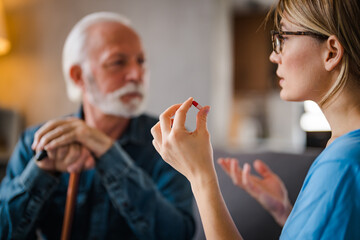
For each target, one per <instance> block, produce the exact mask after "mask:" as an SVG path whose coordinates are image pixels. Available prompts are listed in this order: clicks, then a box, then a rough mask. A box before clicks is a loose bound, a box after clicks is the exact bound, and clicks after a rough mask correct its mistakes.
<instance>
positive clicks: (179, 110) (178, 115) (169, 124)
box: [159, 97, 210, 136]
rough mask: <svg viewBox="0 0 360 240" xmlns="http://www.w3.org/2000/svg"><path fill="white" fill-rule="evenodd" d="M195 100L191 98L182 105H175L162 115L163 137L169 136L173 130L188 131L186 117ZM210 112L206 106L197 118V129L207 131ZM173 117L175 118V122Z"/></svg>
mask: <svg viewBox="0 0 360 240" xmlns="http://www.w3.org/2000/svg"><path fill="white" fill-rule="evenodd" d="M193 100H194V99H193V98H192V97H190V98H188V99H187V100H186V101H185V102H183V103H182V104H175V105H173V106H171V107H169V108H168V109H167V110H165V111H164V112H163V113H162V114H161V115H160V118H159V119H160V121H159V122H160V128H161V132H162V135H163V136H164V134H165V135H168V134H169V133H170V131H171V129H178V130H179V129H180V130H183V129H186V128H185V122H186V115H187V112H188V111H189V109H190V107H191V106H192V103H193ZM209 111H210V107H209V106H205V107H202V108H201V109H200V111H199V112H198V114H197V117H196V118H197V120H196V128H197V129H207V125H206V119H207V115H208V113H209ZM174 116H175V117H174ZM172 117H174V119H173V120H172Z"/></svg>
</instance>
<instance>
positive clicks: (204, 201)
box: [151, 0, 360, 239]
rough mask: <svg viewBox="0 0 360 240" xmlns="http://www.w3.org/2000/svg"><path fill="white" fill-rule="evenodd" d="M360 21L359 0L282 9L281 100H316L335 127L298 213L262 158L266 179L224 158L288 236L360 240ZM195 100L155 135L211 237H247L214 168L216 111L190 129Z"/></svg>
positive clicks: (278, 19)
mask: <svg viewBox="0 0 360 240" xmlns="http://www.w3.org/2000/svg"><path fill="white" fill-rule="evenodd" d="M359 23H360V1H358V0H346V1H340V0H280V1H279V3H278V5H277V8H276V9H275V26H276V31H273V32H272V42H273V52H272V54H271V55H270V61H272V62H273V63H276V64H277V65H278V69H277V75H278V77H279V78H280V82H279V84H280V86H281V88H282V89H281V92H280V96H281V98H282V99H283V100H286V101H304V100H313V101H315V102H316V103H318V105H319V106H320V107H321V109H322V111H323V113H324V114H325V116H326V118H327V120H328V122H329V123H330V126H331V129H332V135H331V138H330V140H329V142H328V145H327V147H326V149H325V150H324V151H323V152H322V153H321V154H320V155H319V156H318V158H317V159H316V160H315V161H314V163H313V165H312V166H311V168H310V170H309V172H308V174H307V176H306V179H305V182H304V185H303V187H302V189H301V191H300V193H299V196H298V198H297V201H296V202H295V205H294V207H293V208H292V207H291V205H290V203H289V201H288V199H287V193H286V189H285V188H284V185H283V184H282V182H281V180H280V179H279V178H278V177H277V176H276V175H275V174H273V173H272V172H271V171H270V169H268V168H267V166H266V165H264V164H263V163H262V162H261V161H256V162H255V164H254V167H255V169H256V170H257V171H258V172H259V173H260V174H261V175H262V176H263V178H261V179H260V178H256V177H255V176H252V175H250V166H249V165H248V164H246V165H245V166H244V169H243V170H242V169H240V168H239V167H238V166H237V162H236V160H234V159H220V160H219V162H220V164H221V165H222V166H223V168H224V169H225V170H226V171H227V172H228V173H229V175H230V176H231V177H232V178H233V180H234V181H235V182H237V183H238V185H240V186H242V187H243V188H244V189H245V190H247V191H248V192H249V193H250V194H251V195H252V196H253V197H255V198H256V199H257V200H258V201H259V202H260V203H261V204H262V205H263V206H264V207H265V208H266V209H267V210H269V211H270V212H271V214H272V215H273V216H274V217H275V219H276V220H277V221H278V222H279V223H280V224H284V223H285V225H284V228H283V231H282V234H281V237H280V238H281V239H360V227H359V226H360V201H359V199H360V24H359ZM191 103H192V98H189V99H188V100H186V101H185V102H184V103H183V104H177V105H173V106H171V107H170V108H168V109H167V110H166V111H165V112H164V113H163V114H162V115H161V116H160V121H159V122H158V123H157V124H156V125H155V126H154V127H153V128H152V130H151V131H152V135H153V137H154V140H153V144H154V146H155V148H156V150H157V151H158V152H159V153H160V154H161V155H162V157H163V159H164V160H165V161H166V162H168V163H169V164H170V165H172V166H173V167H174V168H175V169H176V170H178V171H179V172H181V173H182V174H183V175H184V176H186V177H187V179H188V180H189V181H190V183H191V186H192V190H193V193H194V196H195V199H196V202H197V205H198V207H199V211H200V215H201V219H202V223H203V225H204V230H205V234H206V237H207V239H241V235H240V233H239V232H238V231H237V229H236V227H235V225H234V223H233V221H232V219H231V217H230V215H229V213H228V211H227V208H226V205H225V203H224V201H223V198H222V195H221V192H220V190H219V185H218V180H217V176H216V173H215V170H214V165H213V154H212V147H211V143H210V135H209V132H208V130H207V127H206V117H207V114H208V112H209V110H210V108H209V106H206V107H204V108H203V109H201V110H200V111H199V113H198V115H197V127H196V130H195V131H194V132H188V131H187V130H186V128H185V126H184V123H185V119H186V113H187V111H188V109H189V108H190V107H191ZM174 115H175V117H174V119H173V120H172V119H171V117H172V116H174ZM290 212H291V213H290ZM289 213H290V215H289ZM244 217H245V216H244Z"/></svg>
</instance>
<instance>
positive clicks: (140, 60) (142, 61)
mask: <svg viewBox="0 0 360 240" xmlns="http://www.w3.org/2000/svg"><path fill="white" fill-rule="evenodd" d="M137 62H138V64H140V65H142V64H144V63H145V59H144V58H138V60H137Z"/></svg>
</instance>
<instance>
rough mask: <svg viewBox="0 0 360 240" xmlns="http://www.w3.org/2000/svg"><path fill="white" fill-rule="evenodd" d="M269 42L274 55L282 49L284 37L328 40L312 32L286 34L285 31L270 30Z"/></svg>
mask: <svg viewBox="0 0 360 240" xmlns="http://www.w3.org/2000/svg"><path fill="white" fill-rule="evenodd" d="M270 33H271V41H272V47H273V51H274V52H275V53H276V54H279V53H281V51H282V49H283V47H284V42H285V41H284V40H285V39H284V37H283V36H284V35H297V36H299V35H300V36H304V35H306V36H313V37H317V38H320V39H322V40H325V39H327V38H328V36H326V35H323V34H319V33H313V32H286V31H275V30H272V31H271V32H270Z"/></svg>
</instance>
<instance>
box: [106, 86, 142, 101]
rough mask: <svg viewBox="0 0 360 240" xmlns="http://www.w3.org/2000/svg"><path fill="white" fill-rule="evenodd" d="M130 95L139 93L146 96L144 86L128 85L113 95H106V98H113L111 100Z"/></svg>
mask: <svg viewBox="0 0 360 240" xmlns="http://www.w3.org/2000/svg"><path fill="white" fill-rule="evenodd" d="M129 93H138V94H140V95H141V96H144V93H145V86H144V84H135V83H128V84H126V85H125V86H124V87H122V88H119V89H117V90H115V91H113V92H111V93H107V94H105V97H106V98H111V99H119V98H121V97H122V96H124V95H126V94H129Z"/></svg>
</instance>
